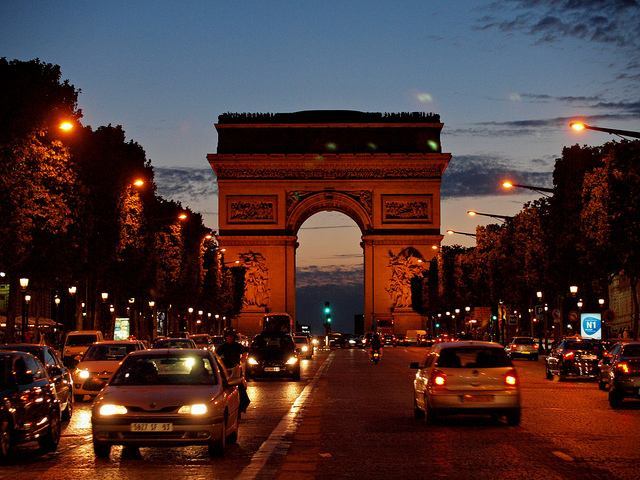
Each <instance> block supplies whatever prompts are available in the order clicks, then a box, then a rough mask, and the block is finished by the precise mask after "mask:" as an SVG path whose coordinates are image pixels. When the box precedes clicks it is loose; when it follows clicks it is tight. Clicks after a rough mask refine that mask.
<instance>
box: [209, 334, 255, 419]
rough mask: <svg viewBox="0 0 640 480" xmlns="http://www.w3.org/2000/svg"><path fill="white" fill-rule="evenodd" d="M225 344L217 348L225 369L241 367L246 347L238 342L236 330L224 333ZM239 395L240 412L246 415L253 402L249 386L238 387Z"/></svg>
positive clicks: (243, 384)
mask: <svg viewBox="0 0 640 480" xmlns="http://www.w3.org/2000/svg"><path fill="white" fill-rule="evenodd" d="M224 338H225V342H224V343H223V344H222V345H220V346H219V347H218V348H216V354H218V356H219V357H220V358H221V359H222V361H223V362H224V365H225V367H227V368H229V369H234V368H237V367H239V365H240V362H241V361H242V355H243V354H244V353H245V351H246V349H245V347H244V346H243V345H242V344H241V343H240V342H238V335H237V333H236V331H235V330H233V329H231V328H230V329H227V330H225V332H224ZM238 393H239V394H240V411H241V412H242V413H245V412H246V411H247V407H248V406H249V403H251V400H250V399H249V395H247V385H246V383H245V382H244V381H243V382H242V383H241V384H240V385H238Z"/></svg>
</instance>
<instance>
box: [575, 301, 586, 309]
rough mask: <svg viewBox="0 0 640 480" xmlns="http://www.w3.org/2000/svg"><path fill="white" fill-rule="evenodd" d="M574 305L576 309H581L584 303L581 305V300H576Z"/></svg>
mask: <svg viewBox="0 0 640 480" xmlns="http://www.w3.org/2000/svg"><path fill="white" fill-rule="evenodd" d="M576 305H577V307H578V308H580V309H582V305H584V303H582V299H580V300H578V302H577V303H576Z"/></svg>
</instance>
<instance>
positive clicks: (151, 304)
mask: <svg viewBox="0 0 640 480" xmlns="http://www.w3.org/2000/svg"><path fill="white" fill-rule="evenodd" d="M155 306H156V302H154V301H153V300H149V307H150V308H153V307H155Z"/></svg>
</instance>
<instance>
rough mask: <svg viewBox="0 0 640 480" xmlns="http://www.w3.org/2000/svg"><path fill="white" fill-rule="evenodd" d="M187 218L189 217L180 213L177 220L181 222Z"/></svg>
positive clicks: (184, 213)
mask: <svg viewBox="0 0 640 480" xmlns="http://www.w3.org/2000/svg"><path fill="white" fill-rule="evenodd" d="M188 218H189V215H187V213H186V212H182V213H180V214H179V215H178V220H180V221H181V222H184V221H186V220H187V219H188Z"/></svg>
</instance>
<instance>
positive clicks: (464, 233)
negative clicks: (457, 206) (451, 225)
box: [447, 215, 476, 238]
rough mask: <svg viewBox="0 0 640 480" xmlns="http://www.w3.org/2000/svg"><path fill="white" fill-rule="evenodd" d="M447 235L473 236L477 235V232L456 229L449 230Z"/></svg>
mask: <svg viewBox="0 0 640 480" xmlns="http://www.w3.org/2000/svg"><path fill="white" fill-rule="evenodd" d="M471 216H473V215H471ZM447 235H466V236H467V237H473V238H475V237H476V234H475V233H467V232H458V231H456V230H447Z"/></svg>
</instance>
